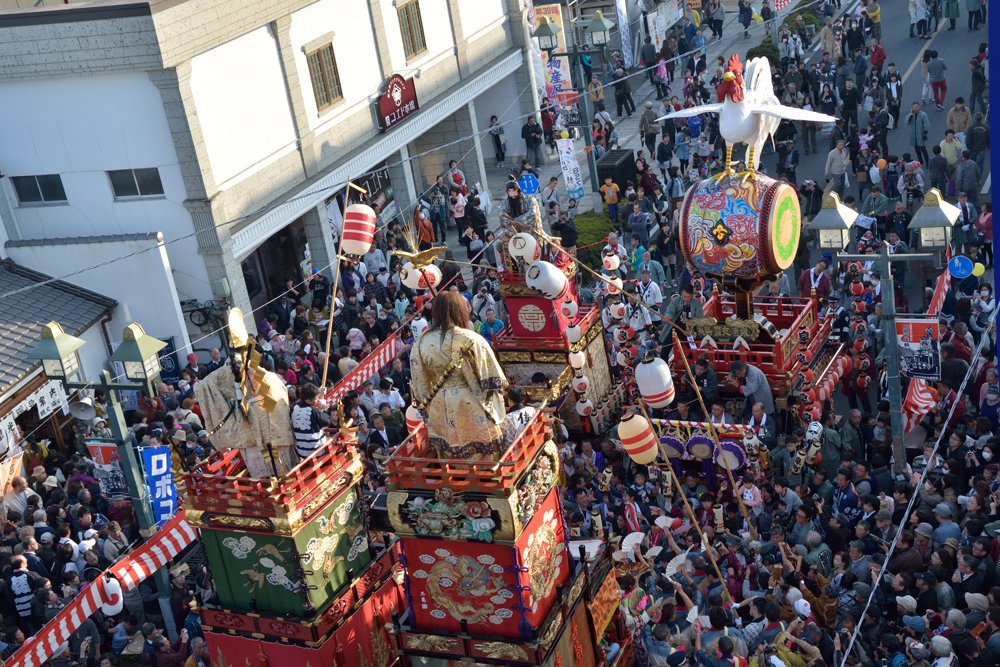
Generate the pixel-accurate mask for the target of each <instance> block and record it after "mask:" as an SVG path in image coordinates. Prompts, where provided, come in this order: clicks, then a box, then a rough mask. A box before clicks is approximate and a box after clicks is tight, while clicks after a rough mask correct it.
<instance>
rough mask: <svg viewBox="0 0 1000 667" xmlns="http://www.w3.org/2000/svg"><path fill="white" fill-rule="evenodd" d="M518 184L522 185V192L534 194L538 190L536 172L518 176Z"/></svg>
mask: <svg viewBox="0 0 1000 667" xmlns="http://www.w3.org/2000/svg"><path fill="white" fill-rule="evenodd" d="M517 184H518V185H520V186H521V192H523V193H524V194H526V195H533V194H536V193H537V192H538V179H537V178H535V175H534V174H521V175H520V176H518V178H517Z"/></svg>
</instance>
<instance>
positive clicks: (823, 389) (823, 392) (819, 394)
mask: <svg viewBox="0 0 1000 667" xmlns="http://www.w3.org/2000/svg"><path fill="white" fill-rule="evenodd" d="M816 398H818V399H819V400H821V401H825V400H826V399H828V398H830V390H829V389H827V386H826V384H821V385H820V386H819V387H817V388H816Z"/></svg>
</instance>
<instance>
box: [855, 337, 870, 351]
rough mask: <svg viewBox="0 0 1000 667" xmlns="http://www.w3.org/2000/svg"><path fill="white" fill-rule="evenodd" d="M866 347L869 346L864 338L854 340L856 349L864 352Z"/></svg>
mask: <svg viewBox="0 0 1000 667" xmlns="http://www.w3.org/2000/svg"><path fill="white" fill-rule="evenodd" d="M866 347H868V343H867V341H865V339H864V338H859V339H857V340H856V341H854V349H855V350H857V351H858V352H864V351H865V348H866Z"/></svg>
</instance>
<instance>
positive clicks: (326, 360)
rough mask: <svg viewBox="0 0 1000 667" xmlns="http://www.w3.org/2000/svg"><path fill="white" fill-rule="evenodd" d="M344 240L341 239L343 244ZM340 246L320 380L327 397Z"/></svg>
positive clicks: (345, 296) (345, 297)
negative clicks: (327, 374) (327, 377)
mask: <svg viewBox="0 0 1000 667" xmlns="http://www.w3.org/2000/svg"><path fill="white" fill-rule="evenodd" d="M342 242H343V239H341V243H342ZM341 261H343V258H342V257H341V256H340V246H339V245H338V246H337V265H336V266H335V267H334V269H333V297H332V298H331V299H330V313H329V317H328V318H327V322H326V358H324V359H323V379H322V380H320V383H319V384H320V387H319V391H320V396H325V395H326V372H327V370H328V368H329V367H330V340H331V339H332V338H333V311H334V310H336V308H337V283H338V282H340V262H341ZM344 305H345V306H346V305H347V293H346V292H345V293H344Z"/></svg>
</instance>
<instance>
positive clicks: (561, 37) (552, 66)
mask: <svg viewBox="0 0 1000 667" xmlns="http://www.w3.org/2000/svg"><path fill="white" fill-rule="evenodd" d="M542 16H544V17H545V18H547V19H548V20H549V23H551V24H552V25H553V26H558V27H559V34H558V35H557V36H556V41H557V44H558V48H557V51H561V52H565V51H566V28H565V26H564V25H563V18H562V7H561V6H560V5H535V18H536V19H538V18H541V17H542ZM542 69H543V70H544V71H545V96H546V97H548V98H549V102H551V103H553V104H559V105H560V106H566V105H567V104H568V99H569V98H570V97H572V96H573V79H572V77H571V76H570V71H569V58H566V57H561V58H558V57H557V58H550V57H549V54H548V53H546V52H545V51H542ZM540 101H541V100H539V102H540Z"/></svg>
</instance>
